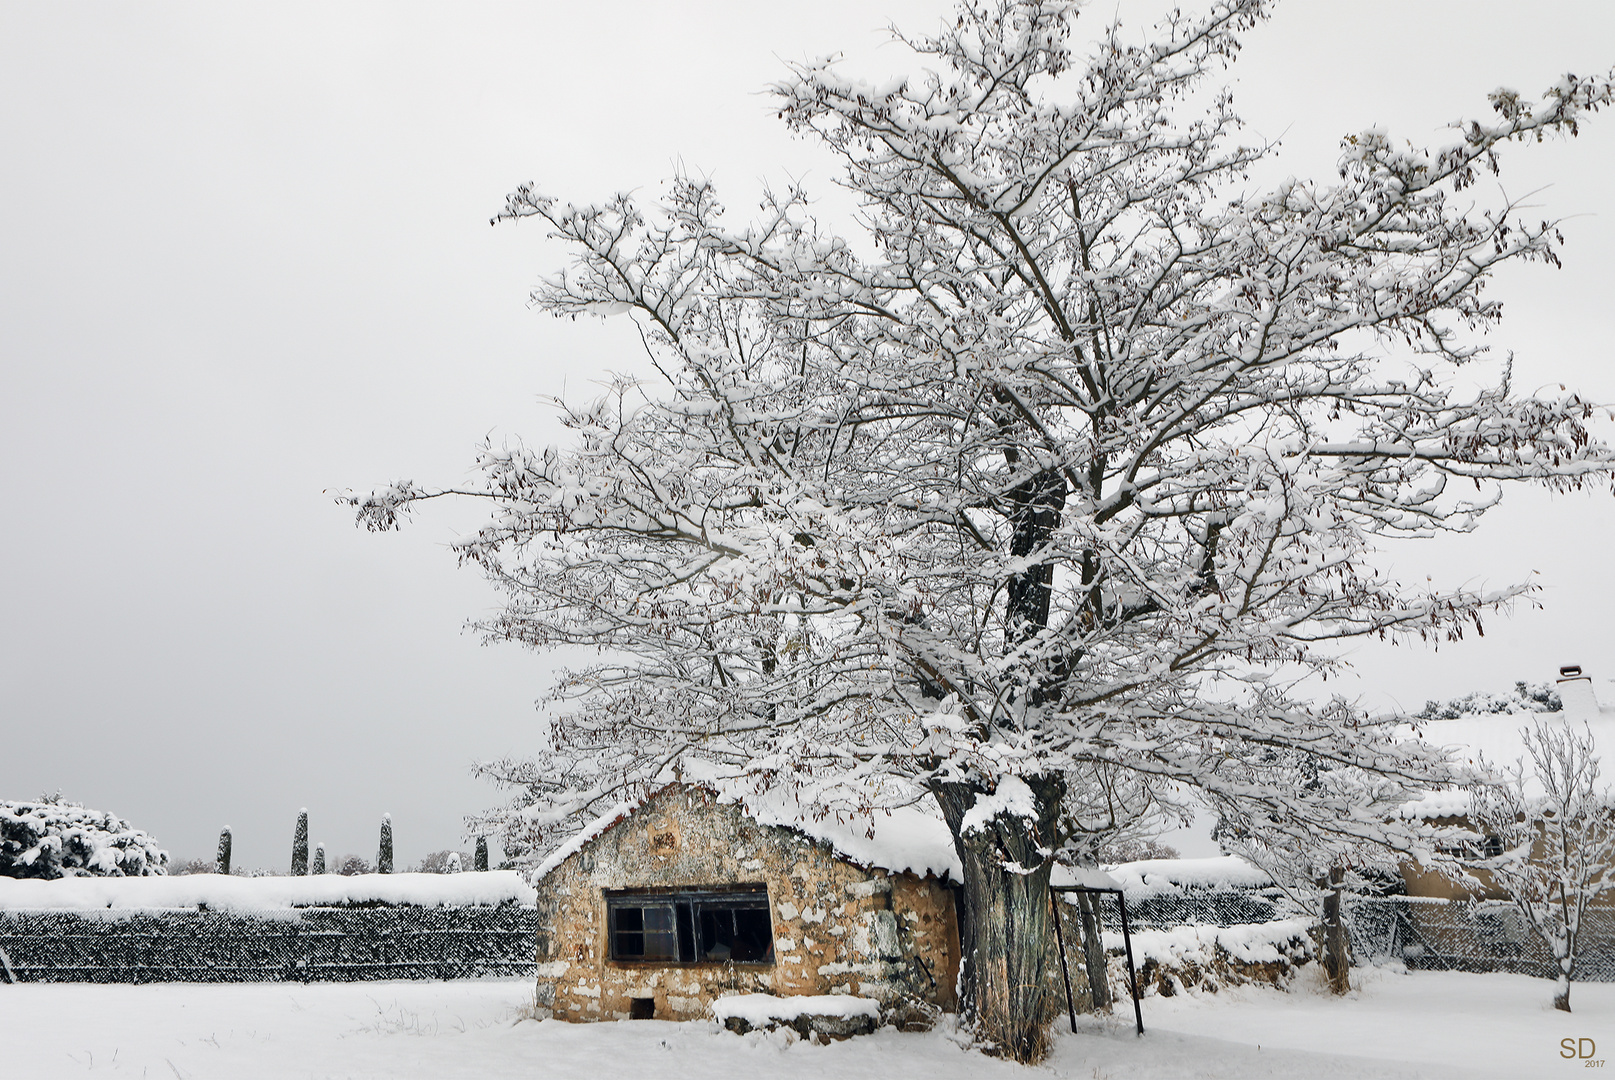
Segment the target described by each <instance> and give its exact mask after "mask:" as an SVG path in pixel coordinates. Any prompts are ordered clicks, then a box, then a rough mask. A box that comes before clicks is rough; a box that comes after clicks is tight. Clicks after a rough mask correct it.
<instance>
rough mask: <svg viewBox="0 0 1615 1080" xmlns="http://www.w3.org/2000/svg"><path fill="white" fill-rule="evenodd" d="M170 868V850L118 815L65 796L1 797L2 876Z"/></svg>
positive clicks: (132, 874) (153, 871)
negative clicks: (82, 804)
mask: <svg viewBox="0 0 1615 1080" xmlns="http://www.w3.org/2000/svg"><path fill="white" fill-rule="evenodd" d="M166 873H168V852H166V851H164V850H162V849H161V848H159V847H158V846H157V841H155V840H153V839H152V838H151V837H150V836H148V835H147V834H146V833H144V832H142V831H141V830H139V829H136V828H133V827H131V826H130V825H129V823H128V822H127V821H124V820H123V819H122V818H119V817H118V816H116V815H115V814H108V813H105V812H103V811H100V810H86V809H85V808H84V807H82V806H79V805H77V804H76V803H70V802H64V801H63V800H62V799H61V797H60V796H56V797H49V798H41V799H35V800H32V801H28V802H18V801H12V800H8V799H0V880H4V879H7V878H46V879H50V878H62V877H86V876H106V877H123V876H130V877H138V876H142V875H148V874H166Z"/></svg>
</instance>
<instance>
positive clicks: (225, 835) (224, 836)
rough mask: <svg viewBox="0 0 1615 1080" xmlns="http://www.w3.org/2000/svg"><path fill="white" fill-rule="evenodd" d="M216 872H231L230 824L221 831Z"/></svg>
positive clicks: (214, 867)
mask: <svg viewBox="0 0 1615 1080" xmlns="http://www.w3.org/2000/svg"><path fill="white" fill-rule="evenodd" d="M213 869H214V872H216V873H220V874H228V873H229V872H230V826H228V825H226V826H225V827H224V829H223V831H221V832H220V833H219V853H218V855H217V857H216V858H215V859H214V866H213Z"/></svg>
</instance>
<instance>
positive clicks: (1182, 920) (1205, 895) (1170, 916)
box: [1109, 889, 1316, 930]
mask: <svg viewBox="0 0 1615 1080" xmlns="http://www.w3.org/2000/svg"><path fill="white" fill-rule="evenodd" d="M1314 910H1316V908H1314ZM1303 914H1307V912H1306V911H1304V910H1303V906H1302V904H1301V903H1299V902H1297V901H1296V900H1295V899H1293V898H1291V897H1290V896H1288V895H1286V894H1285V893H1284V892H1283V891H1282V890H1279V889H1186V890H1184V891H1183V892H1176V893H1155V894H1153V895H1144V896H1137V895H1132V896H1128V897H1127V918H1128V920H1129V921H1130V922H1131V924H1132V927H1133V929H1134V930H1174V929H1176V928H1177V927H1180V926H1243V925H1245V924H1247V923H1265V922H1274V921H1276V920H1278V919H1290V918H1294V917H1295V916H1297V915H1303ZM1117 915H1118V916H1119V912H1117ZM1109 926H1110V928H1111V929H1116V928H1118V927H1119V926H1120V922H1119V921H1114V920H1113V921H1112V922H1110V923H1109Z"/></svg>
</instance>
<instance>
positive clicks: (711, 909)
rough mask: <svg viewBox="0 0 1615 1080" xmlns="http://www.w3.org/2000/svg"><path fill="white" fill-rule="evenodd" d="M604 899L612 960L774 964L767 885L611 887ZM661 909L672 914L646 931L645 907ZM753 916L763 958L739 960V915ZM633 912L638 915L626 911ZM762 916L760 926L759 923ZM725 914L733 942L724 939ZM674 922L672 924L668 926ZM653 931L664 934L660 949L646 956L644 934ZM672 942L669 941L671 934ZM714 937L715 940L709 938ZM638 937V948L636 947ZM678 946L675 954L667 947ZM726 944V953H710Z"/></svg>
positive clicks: (608, 954) (672, 964)
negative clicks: (721, 926) (721, 929)
mask: <svg viewBox="0 0 1615 1080" xmlns="http://www.w3.org/2000/svg"><path fill="white" fill-rule="evenodd" d="M604 893H605V901H606V957H607V958H608V959H609V960H610V961H611V962H612V963H614V964H628V965H633V966H643V965H654V966H659V967H683V966H695V965H700V964H735V965H739V966H744V967H770V966H772V965H773V964H774V919H773V910H772V909H771V907H770V906H769V903H768V887H767V886H766V885H760V884H759V885H751V884H747V885H715V886H712V887H710V888H700V889H687V888H681V889H666V888H647V889H607V890H605V891H604ZM656 910H660V911H663V912H668V913H669V914H668V915H664V916H661V917H658V918H657V919H656V920H655V922H656V924H657V928H656V929H654V930H647V929H646V921H647V920H646V915H645V913H646V912H647V911H656ZM739 912H750V913H752V915H753V919H752V921H751V925H750V927H749V929H750V931H751V934H750V935H749V936H750V937H751V938H752V940H753V941H754V942H757V943H759V944H762V945H763V946H764V947H763V951H762V955H761V956H757V957H747V958H740V959H737V958H735V957H734V955H733V951H732V950H733V949H734V947H735V945H736V944H737V943H738V942H739V941H740V940H741V938H742V926H741V922H740V917H739V915H738V914H737V913H739ZM624 913H634V914H624ZM759 913H760V914H761V916H762V920H763V921H762V925H761V926H759V925H758V923H757V922H756V921H755V917H756V915H757V914H759ZM725 916H727V918H728V921H729V934H728V938H729V940H728V941H727V942H725V941H723V940H721V937H722V936H723V935H722V934H721V932H720V924H721V921H722V920H723V918H724V917H725ZM669 922H670V923H671V927H670V928H669V927H668V926H667V924H668V923H669ZM649 934H655V935H656V936H657V937H659V938H661V945H662V948H660V949H658V950H657V951H656V953H655V955H649V956H647V955H645V951H646V937H647V936H648V935H649ZM669 935H671V936H672V941H671V942H669V941H668V936H669ZM708 936H712V937H714V938H715V939H720V940H714V941H711V942H709V941H707V940H706V938H707V937H708ZM636 937H637V938H638V941H637V946H638V947H637V948H635V947H634V946H635V944H636V941H635V939H636ZM669 945H671V946H672V949H673V950H676V956H675V955H672V951H671V950H670V949H669V948H668V946H669ZM722 948H728V949H730V950H731V952H730V954H729V955H728V956H714V955H711V953H713V952H714V951H716V950H717V949H722Z"/></svg>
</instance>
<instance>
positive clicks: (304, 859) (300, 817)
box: [292, 807, 308, 877]
mask: <svg viewBox="0 0 1615 1080" xmlns="http://www.w3.org/2000/svg"><path fill="white" fill-rule="evenodd" d="M306 873H308V808H307V807H304V808H303V809H301V810H299V811H298V812H297V832H295V833H293V834H292V876H294V877H301V876H302V875H304V874H306Z"/></svg>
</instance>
